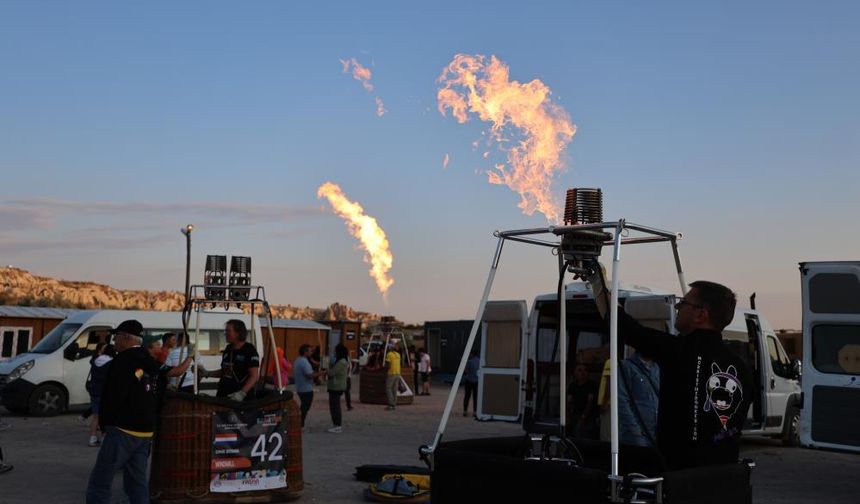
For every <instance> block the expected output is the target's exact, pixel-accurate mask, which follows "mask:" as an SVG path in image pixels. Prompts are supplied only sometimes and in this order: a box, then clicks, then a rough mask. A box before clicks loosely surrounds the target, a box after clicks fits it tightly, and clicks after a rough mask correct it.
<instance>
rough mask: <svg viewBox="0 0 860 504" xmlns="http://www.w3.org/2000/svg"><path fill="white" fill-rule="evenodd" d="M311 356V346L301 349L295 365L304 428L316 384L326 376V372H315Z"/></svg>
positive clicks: (294, 374) (294, 372)
mask: <svg viewBox="0 0 860 504" xmlns="http://www.w3.org/2000/svg"><path fill="white" fill-rule="evenodd" d="M310 354H311V346H310V345H302V346H300V347H299V357H298V358H297V359H296V360H295V362H294V363H293V382H295V385H296V395H298V396H299V403H300V404H301V408H300V409H301V412H302V427H304V426H305V418H307V416H308V411H310V409H311V404H313V401H314V384H315V383H314V382H315V381H316V379H317V378H319V377H320V376H322V375H324V374H325V371H314V368H313V366H312V365H311V361H310V360H309V359H308V357H309V356H310Z"/></svg>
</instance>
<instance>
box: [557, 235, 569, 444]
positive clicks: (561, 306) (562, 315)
mask: <svg viewBox="0 0 860 504" xmlns="http://www.w3.org/2000/svg"><path fill="white" fill-rule="evenodd" d="M564 266H565V262H564V254H563V253H562V251H561V247H559V248H558V267H559V275H561V279H560V283H561V290H560V291H559V292H558V337H559V347H558V348H559V352H560V353H561V355H560V356H559V367H560V369H559V371H560V372H559V383H558V395H559V418H558V422H559V433H560V434H562V435H564V433H565V430H566V429H567V294H566V293H565V289H564V275H565V268H564Z"/></svg>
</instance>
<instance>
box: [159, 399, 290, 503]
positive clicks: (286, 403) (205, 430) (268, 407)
mask: <svg viewBox="0 0 860 504" xmlns="http://www.w3.org/2000/svg"><path fill="white" fill-rule="evenodd" d="M235 405H236V403H235V402H233V401H229V400H224V399H217V398H214V397H210V396H202V395H198V396H194V395H191V394H183V393H176V392H168V393H167V397H166V398H165V401H164V405H163V407H162V410H161V416H160V425H159V428H158V434H157V436H156V438H155V442H154V445H153V450H152V472H151V476H150V492H151V494H152V502H154V503H170V504H182V503H206V504H222V503H223V504H230V503H239V502H242V503H245V502H286V501H289V500H293V499H296V498H298V497H299V496H300V495H301V492H302V489H303V487H304V482H303V481H302V427H301V423H302V422H301V415H300V414H299V408H298V406H297V404H296V402H295V401H294V400H293V396H292V393H290V392H284V394H283V395H278V394H272V395H270V396H269V397H266V398H263V399H260V400H257V401H253V402H244V403H242V406H243V409H245V410H248V409H259V410H260V411H263V412H277V411H284V412H286V416H287V447H286V452H285V453H286V456H287V460H288V461H289V462H288V464H289V465H288V466H287V488H279V489H274V490H261V491H256V492H241V493H210V492H209V484H210V477H211V473H210V464H211V458H212V413H213V412H219V411H230V410H232V409H233V406H235Z"/></svg>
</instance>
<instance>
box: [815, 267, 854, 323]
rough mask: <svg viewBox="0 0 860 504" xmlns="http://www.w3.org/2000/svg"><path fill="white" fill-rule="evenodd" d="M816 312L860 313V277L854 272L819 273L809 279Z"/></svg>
mask: <svg viewBox="0 0 860 504" xmlns="http://www.w3.org/2000/svg"><path fill="white" fill-rule="evenodd" d="M809 309H810V310H812V311H813V312H814V313H860V278H858V277H857V275H854V274H852V273H819V274H817V275H815V276H813V277H812V278H810V279H809Z"/></svg>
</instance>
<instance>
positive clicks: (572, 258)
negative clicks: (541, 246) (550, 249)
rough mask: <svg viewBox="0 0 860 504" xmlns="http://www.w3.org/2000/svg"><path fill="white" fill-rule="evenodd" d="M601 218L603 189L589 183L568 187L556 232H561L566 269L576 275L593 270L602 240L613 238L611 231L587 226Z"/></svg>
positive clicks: (583, 274)
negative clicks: (561, 217) (562, 213)
mask: <svg viewBox="0 0 860 504" xmlns="http://www.w3.org/2000/svg"><path fill="white" fill-rule="evenodd" d="M602 222H603V191H601V190H600V189H597V188H589V187H579V188H574V189H568V191H567V197H566V199H565V206H564V226H563V227H560V228H557V229H556V233H557V234H560V235H561V254H562V256H563V258H564V261H565V264H567V267H568V271H570V272H571V273H573V274H574V275H575V277H581V276H587V275H588V274H589V273H591V272H593V269H594V268H595V267H597V259H598V258H599V257H600V253H601V252H602V251H603V244H604V243H606V242H607V241H611V240H612V235H611V234H610V233H607V232H605V231H602V230H599V229H589V228H588V227H587V225H589V224H600V223H602ZM580 226H581V227H580Z"/></svg>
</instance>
